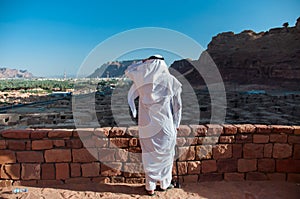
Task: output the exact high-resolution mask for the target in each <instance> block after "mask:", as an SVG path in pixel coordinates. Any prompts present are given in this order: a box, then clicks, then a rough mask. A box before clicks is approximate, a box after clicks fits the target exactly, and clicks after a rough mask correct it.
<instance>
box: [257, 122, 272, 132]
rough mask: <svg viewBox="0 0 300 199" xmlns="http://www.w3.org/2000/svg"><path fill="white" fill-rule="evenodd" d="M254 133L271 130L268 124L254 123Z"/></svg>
mask: <svg viewBox="0 0 300 199" xmlns="http://www.w3.org/2000/svg"><path fill="white" fill-rule="evenodd" d="M254 126H255V128H256V133H266V134H269V133H271V131H272V127H271V126H269V125H263V124H255V125H254Z"/></svg>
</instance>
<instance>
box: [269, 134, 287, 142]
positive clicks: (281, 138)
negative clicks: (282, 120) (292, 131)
mask: <svg viewBox="0 0 300 199" xmlns="http://www.w3.org/2000/svg"><path fill="white" fill-rule="evenodd" d="M270 142H276V143H286V142H287V134H282V133H281V134H271V135H270Z"/></svg>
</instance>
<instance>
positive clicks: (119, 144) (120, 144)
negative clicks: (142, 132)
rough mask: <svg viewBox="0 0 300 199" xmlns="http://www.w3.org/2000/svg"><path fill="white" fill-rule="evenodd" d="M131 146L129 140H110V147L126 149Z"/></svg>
mask: <svg viewBox="0 0 300 199" xmlns="http://www.w3.org/2000/svg"><path fill="white" fill-rule="evenodd" d="M128 146H129V138H110V143H109V147H111V148H125V147H128Z"/></svg>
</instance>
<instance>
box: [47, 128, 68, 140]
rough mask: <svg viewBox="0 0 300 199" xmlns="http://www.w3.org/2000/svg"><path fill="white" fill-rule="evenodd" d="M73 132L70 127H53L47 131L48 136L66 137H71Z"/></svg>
mask: <svg viewBox="0 0 300 199" xmlns="http://www.w3.org/2000/svg"><path fill="white" fill-rule="evenodd" d="M72 133H73V130H72V129H53V130H52V131H49V132H48V137H49V138H68V137H71V136H72Z"/></svg>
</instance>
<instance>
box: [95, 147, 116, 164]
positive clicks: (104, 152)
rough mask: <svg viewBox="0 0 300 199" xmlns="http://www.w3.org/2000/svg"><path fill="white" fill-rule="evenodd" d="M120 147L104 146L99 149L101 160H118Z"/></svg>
mask: <svg viewBox="0 0 300 199" xmlns="http://www.w3.org/2000/svg"><path fill="white" fill-rule="evenodd" d="M117 150H118V149H111V148H103V149H99V156H98V157H99V160H100V161H101V162H111V161H115V160H116V151H117Z"/></svg>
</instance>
